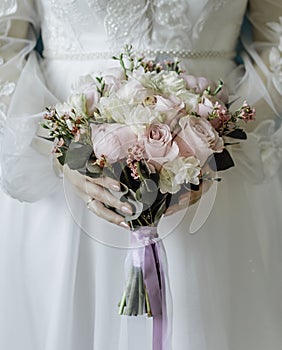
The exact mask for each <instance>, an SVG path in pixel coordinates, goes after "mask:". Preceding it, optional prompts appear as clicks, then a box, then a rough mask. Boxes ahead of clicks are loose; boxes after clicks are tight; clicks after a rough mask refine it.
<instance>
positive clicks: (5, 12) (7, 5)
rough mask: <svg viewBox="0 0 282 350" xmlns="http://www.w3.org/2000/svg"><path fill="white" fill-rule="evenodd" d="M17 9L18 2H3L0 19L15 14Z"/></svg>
mask: <svg viewBox="0 0 282 350" xmlns="http://www.w3.org/2000/svg"><path fill="white" fill-rule="evenodd" d="M17 8H18V3H17V0H2V1H1V3H0V17H2V16H9V15H12V14H14V13H15V12H16V11H17Z"/></svg>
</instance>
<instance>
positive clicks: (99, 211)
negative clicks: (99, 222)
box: [87, 200, 130, 229]
mask: <svg viewBox="0 0 282 350" xmlns="http://www.w3.org/2000/svg"><path fill="white" fill-rule="evenodd" d="M87 207H88V209H89V210H90V211H92V212H93V213H94V214H96V215H97V216H99V217H100V218H102V219H104V220H107V221H109V222H111V223H113V224H115V225H118V226H121V227H123V228H126V229H129V228H130V227H129V225H128V224H127V223H126V222H125V221H124V218H123V217H122V216H121V215H118V214H116V213H115V212H114V211H112V210H110V209H108V208H106V207H105V206H104V205H103V203H101V202H99V201H98V200H92V201H91V202H90V203H89V204H88V206H87Z"/></svg>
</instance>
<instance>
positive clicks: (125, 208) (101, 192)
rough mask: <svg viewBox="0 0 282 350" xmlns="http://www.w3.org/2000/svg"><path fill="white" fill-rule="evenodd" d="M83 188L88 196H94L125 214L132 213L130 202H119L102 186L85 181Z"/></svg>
mask: <svg viewBox="0 0 282 350" xmlns="http://www.w3.org/2000/svg"><path fill="white" fill-rule="evenodd" d="M83 190H84V191H85V193H87V194H88V195H89V197H91V198H94V199H96V200H98V201H99V202H101V203H104V204H106V205H108V206H110V207H113V208H115V209H118V210H120V211H122V212H123V213H124V214H126V215H132V208H131V206H130V204H128V203H126V202H121V201H120V200H119V199H118V198H116V197H114V196H113V195H112V194H111V193H110V192H109V191H108V190H106V189H105V188H104V187H102V186H100V185H96V184H93V183H91V182H89V181H86V182H85V185H84V189H83Z"/></svg>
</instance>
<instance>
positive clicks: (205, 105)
mask: <svg viewBox="0 0 282 350" xmlns="http://www.w3.org/2000/svg"><path fill="white" fill-rule="evenodd" d="M213 107H214V106H213V103H212V101H211V100H209V99H208V98H206V97H203V98H202V101H201V102H200V103H198V104H197V106H196V110H195V112H197V114H199V115H200V116H201V117H202V118H207V117H208V116H209V114H210V113H212V111H213Z"/></svg>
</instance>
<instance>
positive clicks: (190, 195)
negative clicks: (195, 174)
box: [164, 184, 203, 216]
mask: <svg viewBox="0 0 282 350" xmlns="http://www.w3.org/2000/svg"><path fill="white" fill-rule="evenodd" d="M202 189H203V186H202V184H200V187H199V190H198V191H187V192H186V193H184V194H182V195H181V196H180V197H179V200H178V203H177V204H174V205H172V206H171V207H168V209H167V210H166V212H165V214H164V215H165V216H169V215H172V214H175V213H177V212H178V211H180V210H183V209H187V208H188V207H189V206H190V205H192V204H195V203H197V202H198V200H199V199H200V198H201V197H202Z"/></svg>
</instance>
